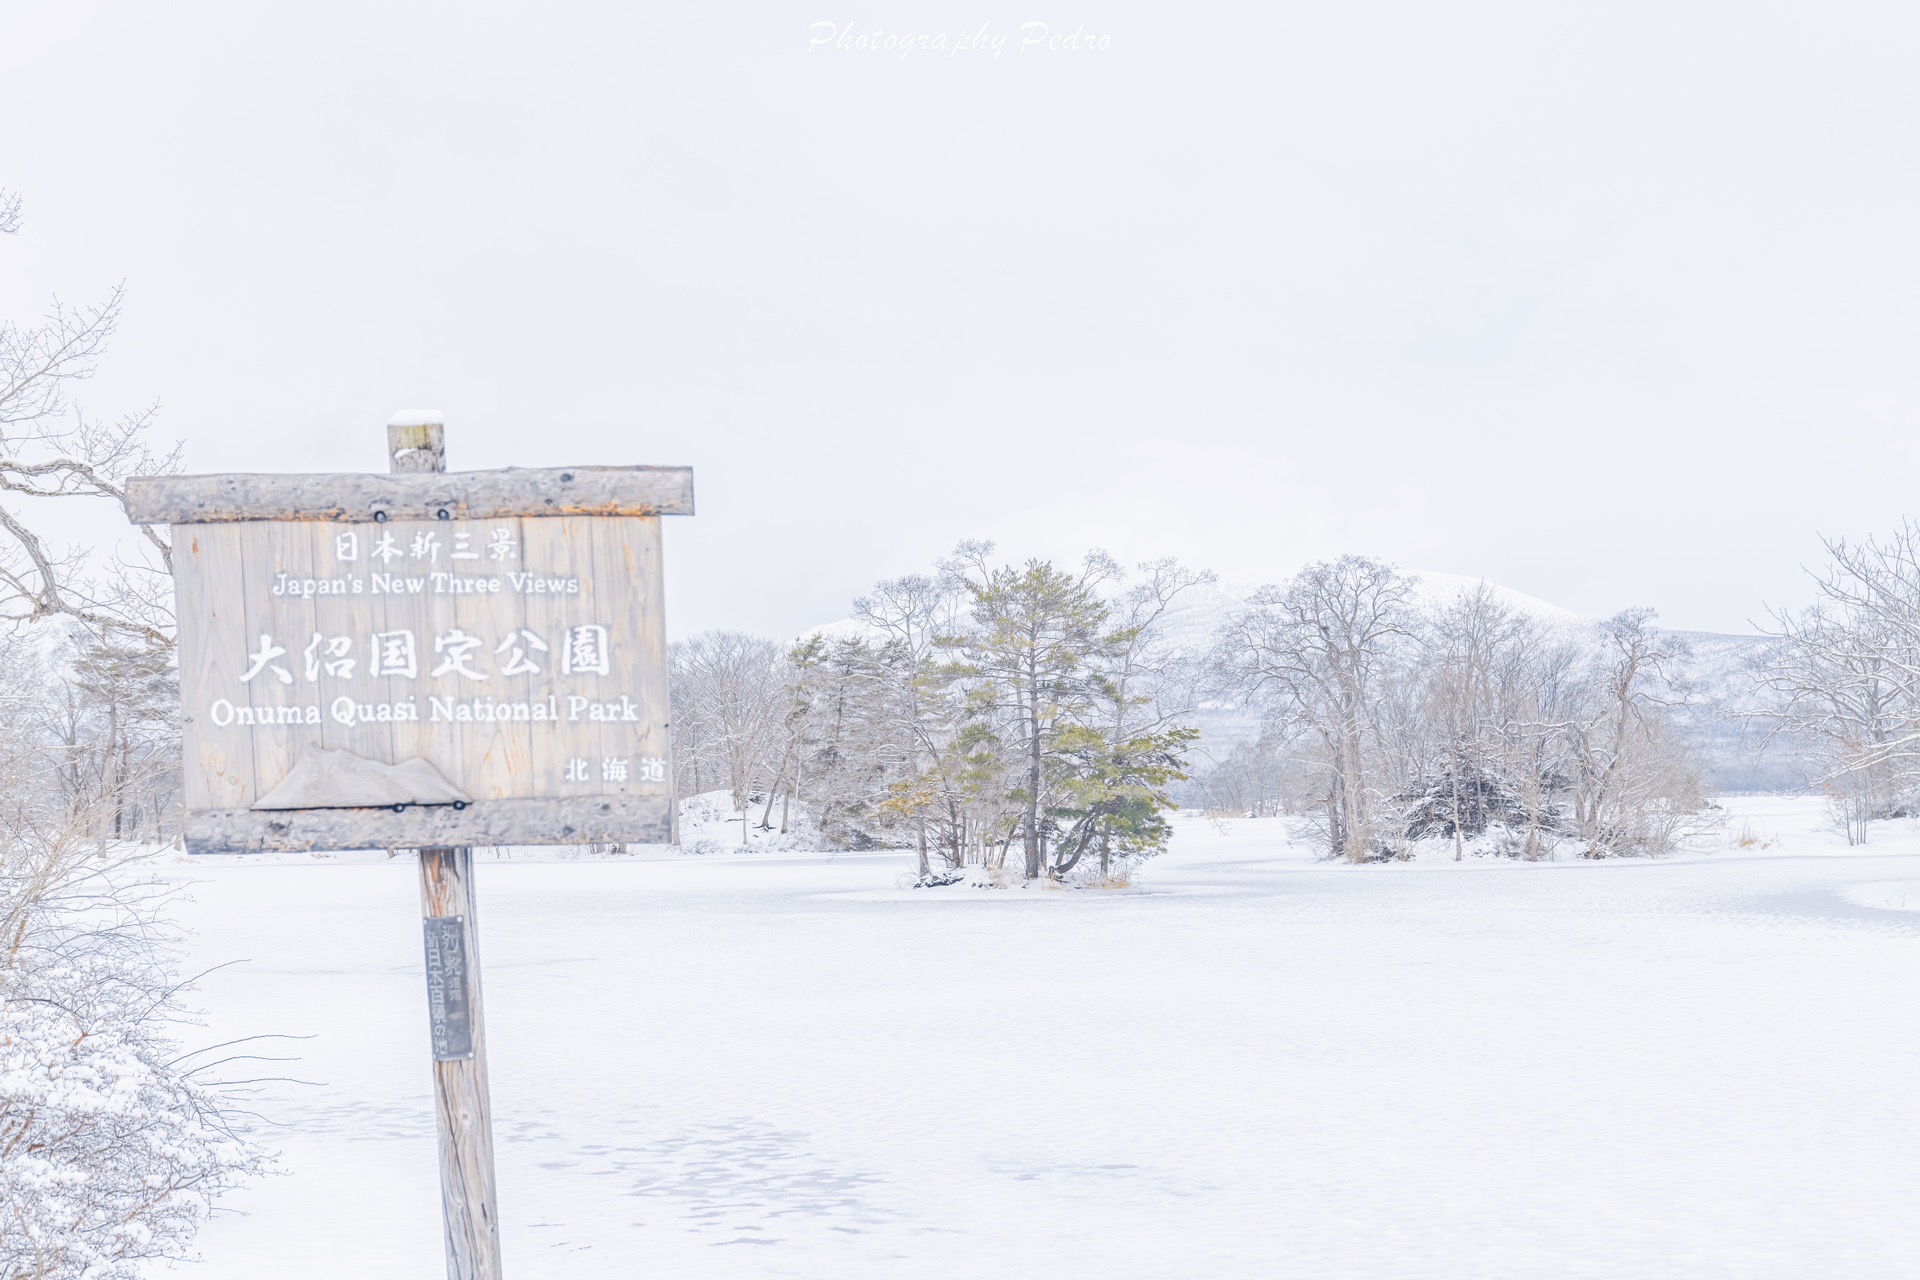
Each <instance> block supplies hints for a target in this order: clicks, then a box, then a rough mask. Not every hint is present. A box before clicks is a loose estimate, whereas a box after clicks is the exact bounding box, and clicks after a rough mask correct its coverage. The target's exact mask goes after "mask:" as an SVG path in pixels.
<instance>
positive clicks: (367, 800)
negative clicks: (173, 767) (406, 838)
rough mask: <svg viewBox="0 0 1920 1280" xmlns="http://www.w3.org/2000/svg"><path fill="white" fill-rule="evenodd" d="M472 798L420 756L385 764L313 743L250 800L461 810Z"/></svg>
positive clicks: (299, 805) (275, 805)
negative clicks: (434, 806) (272, 785)
mask: <svg viewBox="0 0 1920 1280" xmlns="http://www.w3.org/2000/svg"><path fill="white" fill-rule="evenodd" d="M472 800H473V797H472V796H470V795H468V794H467V793H466V792H464V791H462V790H460V788H458V787H456V786H454V785H453V784H452V783H451V782H448V781H447V780H446V779H445V778H444V777H442V776H441V774H440V771H439V770H438V769H436V768H434V767H433V765H432V764H431V763H430V762H428V761H426V760H421V759H417V758H416V759H413V760H404V761H402V762H401V763H399V764H384V763H382V762H381V761H378V760H368V759H366V758H365V757H364V756H357V755H355V754H353V752H351V751H348V750H345V749H344V748H343V749H339V750H334V751H329V750H327V749H326V748H324V747H313V748H310V749H309V750H308V751H307V754H306V755H304V756H302V757H300V763H299V764H296V765H295V766H293V769H292V771H291V772H289V773H288V774H287V776H286V777H285V778H282V779H281V780H280V785H279V786H277V787H275V788H274V789H273V790H271V791H269V792H267V794H266V795H264V796H261V797H260V798H259V799H258V800H256V801H254V802H253V808H255V809H385V808H390V807H392V806H394V805H410V804H450V805H452V806H454V807H455V808H457V809H464V808H466V807H467V805H468V804H469V803H471V802H472Z"/></svg>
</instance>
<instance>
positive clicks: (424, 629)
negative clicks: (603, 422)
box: [129, 467, 693, 853]
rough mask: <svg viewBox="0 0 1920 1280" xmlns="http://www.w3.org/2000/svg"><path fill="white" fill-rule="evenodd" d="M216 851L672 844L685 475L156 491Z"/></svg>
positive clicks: (631, 470) (149, 516)
mask: <svg viewBox="0 0 1920 1280" xmlns="http://www.w3.org/2000/svg"><path fill="white" fill-rule="evenodd" d="M129 496H130V501H131V506H132V508H133V516H134V519H135V520H136V521H137V522H139V523H142V524H161V523H165V524H171V525H172V526H173V534H174V537H173V570H174V580H175V593H176V605H177V609H176V612H177V616H178V622H179V653H180V692H181V700H182V704H183V711H184V715H185V732H184V737H185V754H186V762H185V763H186V770H185V782H184V785H185V807H186V820H185V829H186V842H187V846H188V848H189V849H190V850H191V851H194V852H202V853H204V852H228V853H239V852H256V851H269V850H275V851H297V850H310V849H367V848H385V849H401V848H408V849H411V848H420V847H424V846H454V845H517V844H584V843H594V842H609V843H611V842H627V841H635V842H641V841H647V842H666V841H668V840H670V839H671V828H672V812H671V809H672V795H673V791H672V786H671V779H670V776H669V773H670V764H669V759H670V752H669V750H668V747H667V686H666V648H665V626H664V622H663V618H662V597H661V566H660V521H659V517H660V516H661V515H667V514H691V512H692V510H693V474H692V472H691V470H689V469H688V468H684V467H572V468H556V469H540V470H533V469H528V470H521V469H512V470H503V471H490V472H464V473H463V472H438V473H415V474H407V473H400V474H391V475H337V476H327V475H299V476H274V475H222V476H168V477H151V478H145V479H141V480H136V481H133V482H131V483H130V484H129Z"/></svg>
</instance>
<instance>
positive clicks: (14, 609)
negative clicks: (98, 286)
mask: <svg viewBox="0 0 1920 1280" xmlns="http://www.w3.org/2000/svg"><path fill="white" fill-rule="evenodd" d="M19 225H20V199H19V197H18V196H17V195H13V194H10V193H6V192H0V230H5V231H7V232H8V233H10V234H11V233H14V232H16V231H17V230H18V228H19ZM124 299H125V286H116V287H115V288H114V290H113V291H112V292H111V293H110V294H109V295H108V296H107V298H106V300H105V301H104V302H100V303H97V304H93V305H89V306H82V307H70V306H68V305H66V304H65V303H62V302H60V301H59V300H58V299H56V300H55V301H54V302H53V303H52V304H51V305H50V306H49V308H48V310H47V312H46V313H45V315H43V316H42V317H41V319H40V320H39V321H38V322H36V323H33V324H30V325H26V326H21V325H18V324H15V323H13V322H12V321H7V322H4V323H0V493H4V494H9V495H13V496H14V497H16V498H24V499H29V500H41V499H50V498H59V499H68V500H71V499H87V500H91V501H94V502H98V503H104V504H108V505H109V506H110V507H111V508H112V509H114V510H117V511H118V512H119V513H120V514H121V515H122V516H124V515H125V513H126V492H125V482H126V479H127V477H128V476H131V475H140V474H149V475H150V474H155V473H158V472H164V471H170V470H173V469H175V468H176V467H177V466H178V462H179V456H178V450H177V449H175V450H173V451H171V452H168V453H165V454H156V453H154V452H153V451H152V450H151V449H150V448H149V447H148V444H147V437H148V432H149V428H150V427H151V426H152V423H153V420H154V416H155V414H156V413H157V411H158V410H157V406H149V407H147V408H145V409H141V410H139V411H137V412H135V413H132V414H129V415H127V416H125V417H123V418H121V419H119V420H118V421H117V422H112V423H107V422H102V421H99V420H97V419H94V418H90V417H88V416H87V415H86V414H85V413H83V412H82V411H81V409H80V408H79V406H78V405H76V404H75V403H74V402H73V400H72V391H73V388H74V387H75V385H76V384H78V383H81V382H84V381H86V380H87V379H88V378H90V377H92V376H93V374H94V372H95V370H96V369H97V368H98V366H99V360H100V356H101V355H102V353H103V352H104V351H105V350H106V347H107V343H108V341H109V340H110V339H111V338H112V337H113V334H114V331H115V330H116V329H117V328H118V327H119V324H120V312H121V306H122V303H123V301H124ZM141 537H142V540H143V541H142V542H141V544H140V545H141V546H142V547H144V549H145V554H144V555H143V556H140V557H138V558H135V559H132V560H121V561H112V562H108V563H105V564H102V563H100V562H99V559H98V557H96V556H93V555H91V554H89V553H88V552H87V551H86V550H84V549H77V548H71V547H62V546H58V545H56V544H54V543H53V542H51V541H50V540H49V539H48V538H47V537H46V536H45V535H44V534H43V533H42V532H40V531H39V530H37V529H36V528H35V527H34V524H33V521H31V520H29V519H28V518H27V517H26V516H25V515H23V514H22V512H21V510H20V509H19V508H18V507H17V506H15V505H14V504H11V503H8V504H0V621H14V622H22V621H33V620H37V619H40V618H49V617H60V616H65V617H70V618H75V619H77V620H79V621H81V622H84V623H86V624H87V625H88V626H89V627H91V628H93V629H94V630H95V631H96V632H97V633H100V634H103V635H105V634H110V633H111V634H121V635H127V636H130V637H133V638H135V639H138V640H140V641H142V642H144V643H147V644H150V645H154V646H157V647H161V648H166V647H168V646H169V645H170V644H171V638H170V637H171V633H172V626H171V622H172V619H171V610H170V603H169V600H170V597H169V588H170V581H169V579H168V570H169V568H170V564H171V551H170V549H169V547H168V544H167V539H166V535H165V533H164V532H163V531H161V530H159V529H154V528H143V529H142V530H141Z"/></svg>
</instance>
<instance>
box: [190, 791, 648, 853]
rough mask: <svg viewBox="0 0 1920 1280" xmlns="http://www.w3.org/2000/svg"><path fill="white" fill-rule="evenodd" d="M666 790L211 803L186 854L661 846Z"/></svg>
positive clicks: (195, 819)
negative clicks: (330, 803)
mask: <svg viewBox="0 0 1920 1280" xmlns="http://www.w3.org/2000/svg"><path fill="white" fill-rule="evenodd" d="M672 809H673V799H672V797H671V796H668V795H665V794H660V795H634V796H577V797H573V798H568V799H561V798H547V799H531V800H530V799H518V800H476V801H474V802H473V803H472V804H470V805H468V806H467V807H466V808H465V809H454V808H453V807H452V806H451V805H435V806H424V805H422V806H415V807H411V808H408V809H406V810H404V811H402V812H400V813H394V812H393V811H392V810H390V809H283V810H273V809H213V810H202V811H199V812H189V813H188V814H187V815H186V824H185V825H186V841H187V852H188V853H310V852H312V851H314V850H319V849H419V848H423V847H427V846H440V845H456V844H460V845H489V846H497V845H567V844H666V843H668V842H669V841H670V840H671V838H672V829H673V823H672Z"/></svg>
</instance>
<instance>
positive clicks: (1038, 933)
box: [169, 800, 1920, 1280]
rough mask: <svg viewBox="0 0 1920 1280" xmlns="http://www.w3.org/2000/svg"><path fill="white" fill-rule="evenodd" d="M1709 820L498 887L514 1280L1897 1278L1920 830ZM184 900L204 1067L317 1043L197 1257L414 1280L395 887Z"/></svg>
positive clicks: (376, 884)
mask: <svg viewBox="0 0 1920 1280" xmlns="http://www.w3.org/2000/svg"><path fill="white" fill-rule="evenodd" d="M1728 803H1729V807H1730V808H1733V809H1735V810H1736V814H1735V817H1734V819H1733V821H1732V822H1731V823H1730V830H1738V829H1741V828H1742V826H1743V818H1744V820H1745V829H1746V830H1747V831H1749V832H1750V833H1751V834H1753V835H1755V836H1756V837H1758V838H1759V839H1761V840H1764V841H1767V842H1769V843H1768V845H1767V847H1757V848H1750V849H1735V848H1727V849H1725V850H1723V851H1720V852H1716V853H1704V854H1697V855H1689V856H1685V857H1676V858H1672V859H1667V860H1662V861H1652V862H1649V861H1630V862H1629V861H1623V862H1612V863H1598V864H1590V863H1567V862H1562V863H1555V864H1537V865H1518V864H1512V863H1498V864H1493V863H1469V864H1467V865H1465V866H1461V867H1454V866H1450V865H1439V866H1428V865H1414V864H1409V865H1397V866H1388V867H1364V868H1350V867H1344V866H1336V865H1330V864H1327V863H1322V862H1317V861H1314V860H1312V859H1311V858H1310V857H1308V856H1307V855H1305V854H1303V853H1302V852H1300V851H1298V850H1295V849H1291V848H1289V847H1288V846H1287V845H1286V844H1285V841H1284V839H1283V837H1282V828H1281V826H1280V824H1279V823H1278V822H1277V821H1274V820H1258V821H1243V822H1233V823H1227V824H1215V823H1210V822H1207V821H1204V820H1201V819H1182V821H1181V823H1180V827H1179V832H1180V834H1179V836H1178V839H1177V841H1176V845H1175V850H1174V852H1172V853H1171V854H1169V855H1167V856H1165V857H1163V858H1161V859H1158V860H1156V861H1154V862H1153V863H1151V864H1149V866H1148V868H1147V869H1146V871H1145V872H1144V873H1143V875H1142V876H1141V878H1140V882H1139V890H1138V891H1135V892H1127V893H1111V894H1096V893H1077V892H1061V891H1044V890H1026V891H987V890H969V889H962V888H954V889H948V890H941V891H936V892H913V891H903V890H898V889H896V888H895V887H894V886H895V880H896V875H897V874H898V872H899V871H900V870H901V869H902V868H903V867H905V866H906V865H907V864H908V861H909V860H908V859H907V858H905V857H902V856H899V855H892V854H889V855H884V856H872V855H841V856H838V857H828V856H825V855H820V856H775V855H752V856H717V857H708V858H697V859H696V858H680V859H674V860H662V861H642V860H634V861H621V862H604V861H603V862H585V861H579V862H558V861H540V862H535V861H518V860H516V861H511V862H504V863H494V862H484V863H483V864H482V865H481V866H480V868H479V872H478V881H479V891H480V895H481V898H480V911H481V915H482V921H481V945H482V948H483V950H484V971H485V979H486V1015H487V1023H488V1041H489V1053H490V1056H491V1064H492V1082H493V1100H494V1113H495V1118H496V1141H497V1157H498V1163H499V1184H500V1202H501V1212H502V1215H503V1221H504V1248H505V1253H506V1263H507V1270H508V1274H509V1276H513V1277H544V1276H553V1277H602V1276H604V1277H621V1278H622V1280H626V1278H628V1277H633V1276H636V1275H662V1276H680V1277H694V1276H700V1277H709V1276H712V1277H728V1276H755V1277H759V1276H805V1277H821V1278H823V1280H825V1278H838V1277H866V1276H871V1277H888V1278H889V1280H894V1278H897V1277H902V1276H968V1277H970V1276H1041V1275H1062V1276H1065V1275H1072V1276H1156V1277H1157V1276H1165V1277H1182V1278H1192V1277H1216V1276H1248V1277H1254V1276H1261V1277H1265V1276H1274V1275H1296V1276H1311V1277H1315V1278H1316V1280H1324V1278H1327V1277H1436V1278H1437V1277H1448V1278H1454V1277H1467V1276H1471V1277H1475V1278H1476V1280H1478V1278H1482V1277H1489V1276H1514V1277H1520V1276H1525V1277H1537V1276H1548V1275H1551V1276H1555V1277H1596V1278H1598V1277H1607V1278H1608V1280H1616V1278H1618V1277H1623V1276H1632V1277H1637V1278H1644V1277H1656V1276H1673V1277H1700V1276H1708V1275H1711V1276H1716V1277H1725V1276H1768V1277H1774V1276H1777V1277H1782V1278H1783V1280H1785V1278H1788V1277H1791V1278H1794V1280H1800V1278H1802V1277H1806V1276H1810V1275H1835V1276H1839V1275H1844V1276H1849V1277H1872V1276H1889V1277H1891V1276H1911V1275H1913V1274H1914V1272H1915V1265H1916V1264H1915V1261H1914V1259H1915V1248H1916V1246H1915V1241H1916V1240H1917V1239H1920V1202H1917V1201H1916V1198H1915V1195H1914V1188H1915V1187H1916V1186H1920V1123H1917V1121H1920V1105H1917V1097H1920V1095H1917V1094H1916V1086H1915V1080H1916V1078H1917V1077H1916V1068H1917V1067H1920V1028H1917V1027H1916V1015H1915V1012H1914V1009H1915V994H1914V992H1915V978H1916V973H1920V966H1917V965H1916V953H1917V951H1920V914H1916V911H1917V910H1920V836H1916V835H1915V834H1913V833H1912V832H1911V831H1899V832H1895V831H1889V832H1887V833H1885V834H1881V835H1878V836H1876V843H1874V844H1873V845H1870V846H1868V847H1867V848H1866V849H1864V850H1859V851H1849V850H1847V849H1846V848H1845V846H1844V845H1843V844H1842V843H1841V842H1840V841H1839V840H1838V838H1837V837H1835V836H1833V835H1831V834H1828V833H1826V832H1825V831H1823V830H1822V829H1820V825H1819V816H1818V812H1817V809H1818V806H1817V805H1814V804H1811V803H1809V802H1793V801H1774V800H1761V801H1747V802H1728ZM169 871H170V873H177V874H179V875H182V876H191V877H193V878H194V879H195V880H196V881H197V884H196V886H195V888H194V889H193V897H194V901H193V902H192V904H191V905H190V906H189V907H188V908H186V915H187V917H188V920H189V923H190V924H191V925H192V927H193V928H195V929H196V930H198V937H197V938H196V940H195V942H194V949H193V958H194V960H195V961H196V962H197V963H198V964H201V965H212V964H218V963H222V962H226V961H232V960H244V961H245V963H241V964H234V965H232V966H230V967H228V968H224V969H221V970H219V971H218V972H216V973H214V974H213V975H211V976H210V977H209V978H207V979H206V980H205V982H204V983H203V984H202V987H201V991H200V995H199V998H198V1004H199V1005H200V1006H201V1007H203V1008H204V1009H206V1010H207V1013H208V1025H207V1026H206V1027H205V1028H204V1029H202V1030H201V1031H200V1032H199V1033H198V1034H199V1035H200V1036H203V1037H204V1039H205V1040H206V1041H213V1040H222V1039H226V1038H229V1037H235V1036H242V1035H248V1034H255V1033H264V1032H278V1033H288V1034H295V1035H304V1036H309V1037H311V1038H310V1039H307V1040H304V1041H300V1042H298V1043H295V1044H293V1045H292V1047H291V1048H290V1049H287V1050H285V1051H286V1052H291V1053H293V1054H296V1055H297V1056H298V1061H296V1062H294V1063H291V1064H286V1065H285V1066H283V1067H281V1068H277V1070H282V1071H284V1072H286V1073H287V1074H289V1075H293V1076H298V1077H300V1078H301V1079H303V1080H305V1081H310V1082H313V1083H310V1084H273V1085H271V1086H269V1087H268V1089H267V1092H266V1094H265V1096H264V1097H263V1099H262V1100H261V1103H260V1105H261V1109H262V1110H263V1111H265V1112H266V1113H267V1114H268V1115H270V1116H271V1117H272V1118H274V1119H275V1120H276V1121H278V1122H279V1124H280V1125H281V1126H282V1127H281V1128H279V1129H278V1130H277V1131H276V1132H275V1133H274V1134H273V1135H271V1138H270V1141H271V1143H272V1145H274V1146H276V1147H277V1148H279V1150H280V1151H281V1152H282V1165H283V1169H284V1176H280V1177H275V1178H269V1179H266V1180H264V1181H262V1182H260V1183H258V1184H256V1185H255V1186H254V1187H253V1188H252V1189H250V1190H249V1191H247V1192H245V1193H243V1194H242V1195H240V1196H238V1197H235V1198H234V1200H233V1201H232V1202H231V1203H232V1205H233V1207H234V1208H236V1209H239V1210H244V1213H236V1214H228V1215H225V1216H223V1217H222V1218H221V1219H220V1220H218V1221H217V1222H216V1223H215V1224H214V1226H212V1227H211V1228H210V1229H209V1230H208V1231H207V1232H206V1233H205V1234H204V1236H203V1237H202V1240H201V1246H202V1250H203V1252H204V1254H205V1262H204V1263H202V1264H199V1265H197V1266H195V1267H193V1268H190V1272H189V1273H190V1274H193V1275H196V1276H204V1277H221V1278H226V1277H231V1278H232V1280H258V1278H259V1277H263V1276H273V1277H275V1278H276V1280H289V1278H292V1277H328V1278H329V1280H335V1278H337V1277H340V1276H354V1277H363V1278H368V1280H374V1278H379V1277H396V1278H397V1277H406V1278H407V1280H418V1278H419V1277H423V1276H437V1275H439V1274H441V1267H442V1264H441V1259H440V1244H439V1191H438V1185H437V1182H436V1172H435V1158H434V1131H433V1119H432V1112H431V1109H430V1088H431V1086H430V1079H429V1073H428V1066H427V1036H426V1013H425V996H424V983H423V979H422V976H421V935H420V924H419V898H418V890H417V884H416V875H415V871H414V867H413V864H412V862H411V861H410V860H407V859H402V860H396V861H393V862H366V861H347V860H315V861H307V862H303V861H297V860H280V861H273V862H254V863H244V862H241V861H238V860H215V861H205V860H202V861H197V862H195V863H194V864H192V865H191V866H175V867H170V868H169ZM1909 886H1912V891H1911V892H1909ZM269 1051H274V1050H269Z"/></svg>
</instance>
